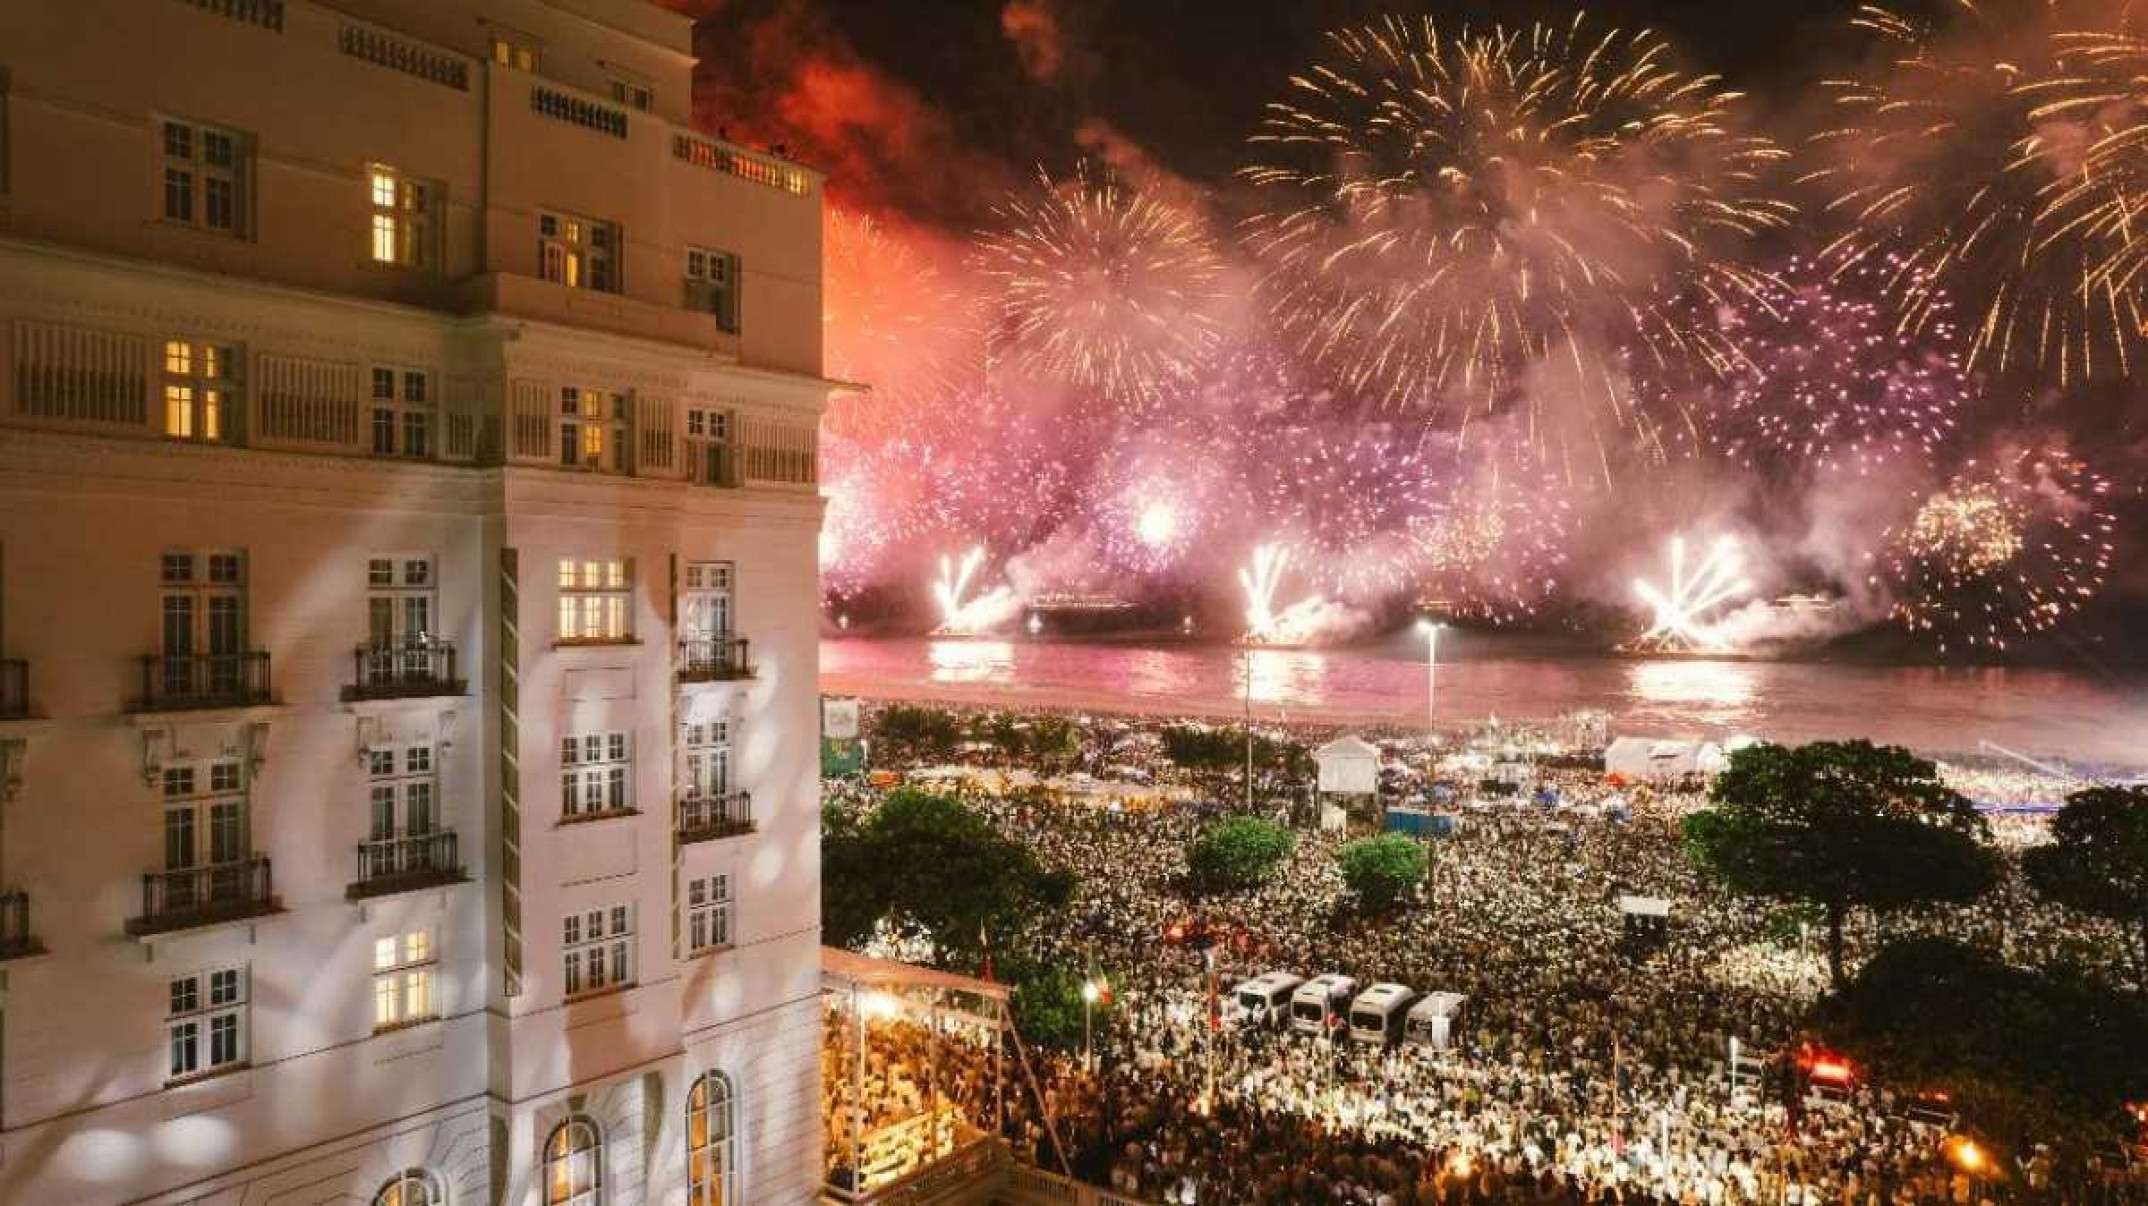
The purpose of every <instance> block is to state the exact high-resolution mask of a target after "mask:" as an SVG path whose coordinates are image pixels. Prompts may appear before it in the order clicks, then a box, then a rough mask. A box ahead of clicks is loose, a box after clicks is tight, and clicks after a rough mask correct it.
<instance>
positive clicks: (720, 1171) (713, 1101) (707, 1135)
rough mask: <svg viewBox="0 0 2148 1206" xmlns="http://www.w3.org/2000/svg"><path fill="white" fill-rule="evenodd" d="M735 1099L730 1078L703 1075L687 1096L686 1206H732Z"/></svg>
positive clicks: (735, 1156)
mask: <svg viewBox="0 0 2148 1206" xmlns="http://www.w3.org/2000/svg"><path fill="white" fill-rule="evenodd" d="M737 1102H738V1099H737V1097H736V1096H734V1095H733V1094H732V1092H731V1078H730V1077H728V1076H725V1075H724V1074H723V1073H721V1072H703V1073H702V1074H701V1076H700V1078H699V1079H698V1080H696V1081H694V1087H693V1090H692V1091H691V1092H689V1093H688V1094H687V1095H686V1202H687V1206H733V1204H734V1203H736V1202H737V1201H738V1196H737V1189H736V1187H735V1186H734V1185H733V1184H732V1182H733V1181H735V1180H736V1179H737V1177H738V1153H737V1145H738V1124H737V1118H736V1117H735V1115H736V1113H737V1111H738V1104H737Z"/></svg>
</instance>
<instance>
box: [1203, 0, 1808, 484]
mask: <svg viewBox="0 0 2148 1206" xmlns="http://www.w3.org/2000/svg"><path fill="white" fill-rule="evenodd" d="M1329 50H1330V55H1329V57H1328V58H1327V59H1326V60H1325V61H1323V62H1321V63H1318V64H1316V65H1315V66H1313V67H1312V68H1310V69H1309V70H1307V71H1306V72H1304V73H1302V74H1300V75H1298V76H1295V77H1293V78H1292V80H1291V90H1290V93H1289V95H1288V98H1287V99H1285V100H1283V101H1280V102H1277V103H1274V104H1271V105H1269V106H1268V109H1267V114H1266V116H1265V118H1264V119H1263V121H1262V123H1261V126H1260V129H1259V132H1258V133H1256V134H1255V135H1254V136H1253V138H1252V140H1251V145H1252V151H1253V154H1254V155H1255V157H1256V162H1253V163H1251V164H1249V165H1248V166H1246V167H1244V168H1242V169H1241V170H1240V172H1239V175H1240V177H1241V178H1242V179H1244V180H1245V181H1247V182H1248V183H1250V184H1251V185H1252V186H1253V187H1254V189H1255V191H1256V194H1257V198H1256V199H1257V200H1258V201H1260V202H1261V203H1262V206H1263V208H1262V209H1261V210H1260V212H1258V213H1257V214H1255V215H1254V216H1253V217H1252V218H1250V219H1248V220H1247V222H1246V224H1245V234H1246V237H1247V240H1248V242H1249V244H1250V246H1251V247H1252V248H1253V250H1254V251H1255V252H1256V254H1257V255H1258V256H1259V258H1260V259H1261V260H1262V261H1263V262H1264V263H1265V264H1266V266H1267V274H1266V277H1265V282H1264V284H1265V291H1266V295H1267V298H1268V301H1269V304H1270V307H1271V311H1272V313H1273V314H1274V315H1275V317H1276V320H1277V321H1278V323H1279V324H1280V325H1281V326H1282V327H1283V329H1284V331H1285V332H1286V334H1287V335H1289V336H1290V337H1291V338H1292V339H1293V340H1294V342H1295V343H1296V345H1297V346H1298V348H1299V349H1300V350H1301V351H1302V352H1303V353H1304V354H1306V355H1308V356H1310V357H1312V358H1314V359H1315V360H1317V361H1318V362H1320V363H1321V364H1322V365H1324V366H1325V367H1326V368H1327V369H1328V371H1329V372H1330V374H1331V376H1332V377H1333V378H1334V379H1335V380H1336V381H1337V382H1338V383H1339V384H1340V385H1341V387H1343V388H1344V389H1346V390H1348V391H1351V392H1354V393H1357V394H1360V395H1366V396H1370V397H1373V398H1375V399H1377V400H1379V401H1380V402H1381V403H1383V404H1385V405H1386V406H1388V407H1391V408H1394V409H1399V410H1410V411H1417V412H1425V413H1431V414H1435V415H1437V416H1439V417H1441V418H1442V419H1443V420H1445V421H1448V422H1450V423H1452V424H1454V425H1457V426H1462V425H1466V424H1467V423H1469V422H1470V421H1472V420H1474V419H1478V418H1481V417H1483V416H1485V415H1488V414H1490V413H1493V412H1495V411H1496V410H1497V409H1499V408H1501V407H1503V406H1505V405H1507V404H1509V403H1510V402H1511V401H1512V400H1513V395H1514V394H1515V393H1516V392H1517V391H1519V392H1521V393H1523V394H1525V395H1526V397H1524V398H1523V399H1522V402H1521V405H1522V406H1524V407H1525V408H1527V409H1528V410H1529V411H1530V412H1531V413H1530V416H1529V421H1528V422H1527V423H1525V424H1521V425H1516V426H1515V428H1514V430H1517V431H1523V432H1526V433H1528V434H1529V435H1530V437H1531V438H1532V439H1536V440H1544V439H1547V438H1549V439H1556V440H1567V439H1571V438H1574V437H1573V436H1572V434H1571V433H1572V432H1574V431H1577V430H1578V431H1585V432H1587V433H1589V435H1588V438H1589V440H1591V441H1593V442H1595V443H1597V444H1599V445H1601V444H1605V443H1606V442H1607V441H1609V440H1610V438H1611V435H1612V434H1614V433H1618V432H1624V433H1627V434H1630V435H1633V436H1636V437H1638V438H1639V439H1640V440H1641V441H1642V442H1643V443H1644V445H1645V444H1650V443H1652V442H1653V441H1654V440H1656V439H1657V438H1659V436H1658V428H1660V426H1661V425H1662V422H1663V420H1662V417H1661V416H1654V415H1647V414H1642V413H1640V412H1639V411H1638V409H1637V408H1636V406H1635V405H1634V399H1633V398H1632V397H1631V396H1630V393H1629V391H1628V389H1627V385H1626V379H1627V377H1628V376H1629V375H1630V374H1631V373H1633V372H1635V371H1637V370H1651V369H1668V370H1675V371H1678V372H1680V373H1689V372H1690V370H1691V369H1692V367H1693V366H1694V365H1695V364H1696V363H1698V364H1701V365H1707V366H1720V365H1721V364H1723V363H1724V362H1725V360H1724V353H1723V350H1722V348H1721V346H1720V345H1719V343H1718V341H1717V340H1716V339H1715V338H1714V337H1713V335H1712V333H1711V332H1710V331H1709V330H1708V329H1707V328H1705V327H1702V326H1696V325H1695V324H1692V323H1690V322H1686V321H1684V320H1683V319H1682V318H1681V313H1680V311H1679V310H1678V309H1677V308H1676V307H1675V306H1674V304H1673V303H1674V302H1675V301H1676V299H1678V298H1680V297H1682V296H1685V295H1688V294H1697V295H1699V296H1702V297H1705V298H1708V299H1711V300H1715V301H1734V300H1738V299H1742V298H1744V297H1747V296H1749V295H1750V294H1751V292H1752V291H1753V289H1754V288H1755V287H1756V285H1757V283H1758V279H1759V278H1757V277H1755V276H1754V275H1753V274H1751V273H1749V272H1747V271H1746V270H1744V269H1742V268H1740V267H1738V266H1737V265H1736V264H1735V262H1733V261H1731V260H1729V259H1726V258H1724V257H1723V255H1722V254H1721V253H1722V252H1723V251H1724V250H1725V249H1733V250H1734V249H1737V248H1740V247H1742V246H1743V245H1744V244H1745V243H1746V242H1748V241H1749V240H1750V238H1751V237H1752V236H1753V235H1755V234H1756V233H1758V232H1761V231H1764V230H1769V229H1772V228H1775V227H1779V226H1781V225H1783V224H1784V223H1785V222H1786V221H1787V219H1788V217H1789V214H1790V209H1789V207H1788V205H1787V204H1786V203H1784V202H1782V201H1780V200H1778V199H1776V198H1774V197H1772V196H1770V195H1769V194H1768V192H1767V188H1766V186H1765V184H1764V182H1763V179H1762V178H1763V176H1764V175H1765V174H1766V173H1767V171H1768V170H1769V169H1770V167H1771V166H1772V165H1773V164H1775V163H1776V162H1777V161H1779V160H1781V159H1782V158H1783V157H1784V155H1783V152H1782V151H1781V150H1780V149H1779V148H1778V147H1776V146H1775V145H1774V144H1773V143H1771V142H1769V141H1767V140H1766V139H1763V138H1759V137H1753V136H1748V135H1743V134H1740V133H1738V132H1736V128H1735V127H1736V124H1737V119H1736V115H1735V109H1736V107H1737V104H1738V100H1739V98H1738V95H1737V94H1736V93H1733V92H1729V91H1726V90H1724V89H1723V88H1722V87H1720V86H1719V85H1718V83H1717V81H1716V80H1715V79H1714V78H1713V77H1710V76H1697V75H1689V74H1686V73H1684V72H1682V71H1681V70H1679V69H1678V68H1677V67H1676V66H1674V65H1672V63H1671V62H1670V55H1669V52H1668V49H1667V47H1666V46H1665V44H1664V43H1663V42H1662V41H1661V40H1660V39H1658V38H1656V37H1655V36H1654V35H1652V34H1649V33H1646V32H1638V33H1629V32H1620V31H1615V30H1614V31H1603V32H1598V31H1596V30H1593V29H1591V28H1590V27H1589V25H1588V24H1587V22H1586V20H1585V19H1584V18H1583V17H1580V16H1577V17H1576V18H1575V19H1574V21H1573V22H1572V23H1571V24H1568V25H1564V26H1548V25H1537V26H1532V27H1529V28H1527V29H1510V28H1505V27H1494V28H1492V29H1489V30H1470V29H1466V28H1465V29H1463V30H1461V31H1460V32H1459V33H1457V34H1454V35H1451V36H1450V35H1448V34H1446V33H1444V32H1443V31H1441V30H1440V29H1439V28H1437V27H1436V26H1435V25H1434V24H1433V22H1432V21H1431V20H1430V19H1429V18H1424V19H1420V20H1405V19H1402V18H1396V17H1390V18H1388V19H1386V20H1384V21H1381V22H1378V23H1375V24H1371V25H1367V26H1363V27H1360V28H1354V29H1346V30H1342V31H1339V32H1336V33H1333V34H1331V35H1329ZM1629 355H1630V357H1631V359H1629ZM1540 365H1555V366H1558V367H1559V369H1560V371H1561V373H1562V375H1564V376H1565V377H1567V378H1569V379H1570V380H1568V381H1566V382H1563V383H1562V384H1564V385H1566V386H1568V387H1569V388H1564V389H1558V390H1552V389H1533V390H1524V389H1523V388H1522V387H1523V385H1524V377H1525V375H1526V374H1528V373H1530V372H1532V371H1534V370H1535V367H1536V366H1540ZM1569 402H1570V403H1572V404H1578V405H1579V407H1580V408H1581V409H1580V410H1579V411H1578V412H1574V413H1556V414H1555V413H1551V410H1552V408H1553V407H1556V406H1560V405H1561V404H1562V403H1569ZM1567 410H1568V411H1570V412H1571V411H1573V406H1571V405H1569V406H1568V407H1567ZM1603 455H1605V456H1608V452H1606V453H1604V454H1603Z"/></svg>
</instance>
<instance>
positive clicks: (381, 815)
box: [365, 741, 440, 878]
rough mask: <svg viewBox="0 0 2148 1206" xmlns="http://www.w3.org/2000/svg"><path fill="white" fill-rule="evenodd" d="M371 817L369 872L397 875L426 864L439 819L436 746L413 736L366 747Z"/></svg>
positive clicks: (369, 825) (367, 872) (368, 829)
mask: <svg viewBox="0 0 2148 1206" xmlns="http://www.w3.org/2000/svg"><path fill="white" fill-rule="evenodd" d="M366 769H367V771H368V782H367V788H368V792H369V795H370V804H371V810H370V811H371V815H370V817H369V819H368V827H367V834H368V842H367V846H366V867H365V871H366V875H367V877H368V878H371V877H373V876H378V875H393V874H396V873H397V872H400V871H410V870H417V869H420V868H421V867H423V866H424V865H425V859H426V856H427V854H428V853H429V844H428V843H426V842H424V841H422V840H419V839H423V838H426V837H430V836H431V835H432V834H433V833H434V832H436V831H437V829H438V828H439V824H440V816H439V808H438V804H437V801H436V800H435V798H434V795H435V792H434V778H433V747H432V743H431V742H426V741H414V742H408V743H399V744H395V745H376V746H374V747H373V748H372V749H370V750H368V751H367V753H366Z"/></svg>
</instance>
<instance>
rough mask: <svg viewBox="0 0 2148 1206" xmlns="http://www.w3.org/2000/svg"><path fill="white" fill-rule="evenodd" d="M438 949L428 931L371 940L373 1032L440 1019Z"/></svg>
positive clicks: (420, 930)
mask: <svg viewBox="0 0 2148 1206" xmlns="http://www.w3.org/2000/svg"><path fill="white" fill-rule="evenodd" d="M439 965H440V948H439V944H438V943H437V942H436V941H435V940H434V937H433V932H432V931H431V930H430V929H423V928H420V929H415V930H409V931H406V932H404V933H400V934H383V935H381V936H379V937H377V938H375V939H373V1030H374V1032H375V1033H379V1032H380V1031H383V1030H399V1029H401V1028H403V1027H405V1026H415V1025H418V1024H419V1023H421V1022H430V1021H432V1020H434V1019H435V1018H438V1017H439V1016H440V996H439V987H440V986H439V982H438V977H437V972H438V970H439Z"/></svg>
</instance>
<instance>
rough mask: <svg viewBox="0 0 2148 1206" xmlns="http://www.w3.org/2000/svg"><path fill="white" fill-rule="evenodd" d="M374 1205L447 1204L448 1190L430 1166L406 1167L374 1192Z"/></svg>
mask: <svg viewBox="0 0 2148 1206" xmlns="http://www.w3.org/2000/svg"><path fill="white" fill-rule="evenodd" d="M373 1206H447V1191H446V1190H444V1189H442V1188H440V1178H439V1177H437V1176H434V1175H433V1171H432V1170H431V1169H429V1168H406V1169H404V1170H403V1171H401V1172H399V1173H397V1174H395V1175H394V1176H392V1177H389V1178H388V1180H387V1182H386V1183H385V1184H383V1185H382V1186H381V1187H380V1189H379V1190H378V1191H376V1192H375V1193H374V1194H373Z"/></svg>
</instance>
